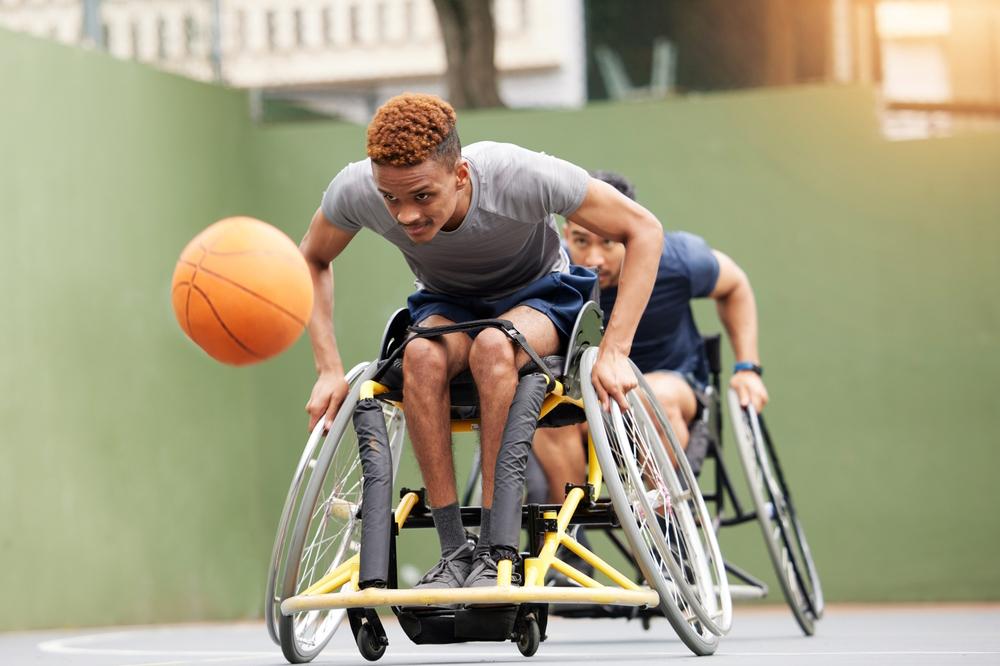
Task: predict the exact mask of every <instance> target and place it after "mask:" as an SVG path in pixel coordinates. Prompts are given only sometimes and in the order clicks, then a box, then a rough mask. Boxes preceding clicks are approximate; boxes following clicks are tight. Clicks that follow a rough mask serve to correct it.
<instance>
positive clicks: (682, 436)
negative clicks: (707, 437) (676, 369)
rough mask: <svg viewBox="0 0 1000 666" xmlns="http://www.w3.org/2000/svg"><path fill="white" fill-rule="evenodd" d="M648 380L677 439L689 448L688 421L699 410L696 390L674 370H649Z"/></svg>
mask: <svg viewBox="0 0 1000 666" xmlns="http://www.w3.org/2000/svg"><path fill="white" fill-rule="evenodd" d="M646 381H647V382H649V385H650V387H651V388H652V389H653V393H654V394H655V395H656V399H657V400H658V401H659V403H660V406H661V407H663V411H664V412H665V413H666V415H667V420H668V421H670V427H671V428H673V429H674V434H676V435H677V440H678V441H679V442H680V444H681V446H682V447H684V448H687V444H688V439H689V437H690V433H689V432H688V423H690V422H691V420H692V419H694V416H695V414H696V413H697V411H698V401H697V399H696V398H695V396H694V390H693V389H692V388H691V386H690V385H689V384H688V383H687V382H686V381H684V379H683V378H681V377H680V376H679V375H677V374H675V373H673V372H649V373H646Z"/></svg>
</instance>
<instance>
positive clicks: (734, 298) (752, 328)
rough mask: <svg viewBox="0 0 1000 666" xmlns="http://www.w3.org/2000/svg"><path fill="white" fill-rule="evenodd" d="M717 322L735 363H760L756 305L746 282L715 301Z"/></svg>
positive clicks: (751, 290)
mask: <svg viewBox="0 0 1000 666" xmlns="http://www.w3.org/2000/svg"><path fill="white" fill-rule="evenodd" d="M716 308H717V310H718V313H719V320H720V321H721V322H722V325H723V326H724V327H725V329H726V333H728V334H729V342H730V344H731V345H732V347H733V355H734V356H735V358H736V360H737V361H752V362H754V363H760V352H759V351H758V349H757V303H756V301H755V299H754V295H753V289H751V288H750V284H749V282H748V281H743V282H742V283H741V284H740V285H739V286H737V287H736V288H735V289H734V290H733V291H732V292H731V293H729V294H727V295H726V297H725V298H721V299H719V300H718V301H716Z"/></svg>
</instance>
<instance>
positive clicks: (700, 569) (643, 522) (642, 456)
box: [580, 348, 732, 655]
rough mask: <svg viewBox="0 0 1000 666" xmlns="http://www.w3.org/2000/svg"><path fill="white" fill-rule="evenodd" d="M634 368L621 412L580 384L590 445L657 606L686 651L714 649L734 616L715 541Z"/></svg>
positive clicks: (586, 368) (587, 365)
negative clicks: (633, 384) (632, 386)
mask: <svg viewBox="0 0 1000 666" xmlns="http://www.w3.org/2000/svg"><path fill="white" fill-rule="evenodd" d="M596 352H597V350H596V348H594V349H592V350H588V351H587V352H586V353H585V355H584V360H583V363H582V365H581V370H580V372H581V375H582V376H584V377H587V378H589V377H590V373H591V370H592V369H593V363H594V359H595V357H596ZM635 372H636V376H637V377H638V378H639V380H640V384H639V387H638V388H637V389H636V390H634V391H632V392H630V394H629V396H628V399H629V403H630V404H629V410H628V411H626V412H624V413H622V412H621V411H620V410H619V408H618V406H617V405H616V404H612V407H611V411H610V412H609V413H605V412H603V411H602V410H601V406H600V403H599V402H598V400H597V395H596V392H595V391H594V389H593V386H592V385H591V384H590V382H589V381H585V382H583V398H584V407H585V409H586V412H587V422H588V424H589V425H590V430H591V436H592V437H593V440H594V449H595V451H596V453H597V457H598V460H599V462H600V465H601V469H602V471H603V472H604V482H605V484H606V485H607V487H608V494H609V495H610V497H611V500H612V503H613V504H614V507H615V512H616V513H617V514H618V518H619V520H620V521H621V524H622V531H623V532H624V533H625V537H626V539H627V540H628V543H629V546H630V548H631V550H632V552H633V555H634V557H635V560H636V563H637V564H638V565H639V569H640V570H641V571H642V573H643V575H644V576H645V578H646V581H647V582H648V583H649V585H650V587H652V588H653V589H655V590H656V591H657V593H658V594H659V595H660V609H661V610H662V612H663V614H664V615H665V616H666V618H667V619H668V620H669V622H670V624H671V625H672V626H673V628H674V630H675V631H676V632H677V634H678V636H679V637H680V638H681V640H682V641H683V642H684V643H685V644H686V645H687V646H688V647H689V648H690V649H691V651H692V652H694V653H695V654H699V655H707V654H712V653H714V652H715V650H716V648H717V647H718V641H719V637H720V636H721V635H723V634H724V633H725V632H726V631H728V629H729V626H730V624H731V622H732V602H731V599H730V596H729V587H728V581H727V579H726V576H725V570H724V565H723V562H722V556H721V554H720V553H719V546H718V541H717V540H716V538H715V532H714V530H713V529H712V522H711V519H710V517H709V514H708V510H707V508H706V507H705V503H704V501H703V499H702V497H701V493H700V491H699V489H698V485H697V483H696V482H695V479H694V475H693V474H692V473H691V469H690V466H689V465H688V464H687V460H686V459H685V458H684V453H683V449H682V448H681V447H680V445H679V444H678V442H677V440H676V438H675V437H674V436H673V433H672V431H670V429H669V423H668V422H667V420H666V417H665V416H663V413H662V410H661V409H660V407H659V404H658V403H657V402H656V399H655V397H654V395H653V392H652V389H651V388H650V387H649V385H648V384H647V383H646V382H645V381H644V380H643V378H642V374H641V373H640V372H639V371H638V370H637V369H635ZM672 460H676V461H678V464H677V466H676V467H675V465H674V464H673V463H672Z"/></svg>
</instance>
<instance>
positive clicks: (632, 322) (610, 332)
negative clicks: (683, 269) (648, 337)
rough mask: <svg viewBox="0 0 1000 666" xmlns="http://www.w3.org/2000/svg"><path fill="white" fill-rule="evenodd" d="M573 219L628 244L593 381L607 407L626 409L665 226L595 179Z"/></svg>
mask: <svg viewBox="0 0 1000 666" xmlns="http://www.w3.org/2000/svg"><path fill="white" fill-rule="evenodd" d="M571 217H572V219H573V222H574V223H576V224H579V225H581V226H582V227H584V228H586V229H588V230H590V231H592V232H594V233H595V234H597V235H598V236H601V237H602V238H607V239H609V240H614V241H618V242H620V243H624V244H625V259H624V261H623V262H622V270H621V276H620V277H619V281H618V298H617V299H616V301H615V306H614V308H613V309H612V311H611V315H610V318H609V321H608V326H607V329H606V330H605V332H604V340H603V341H602V342H601V347H600V351H599V352H598V355H597V362H596V363H595V364H594V373H593V381H594V388H595V389H596V390H597V395H598V397H599V398H600V399H601V404H602V405H603V406H604V408H605V409H608V407H609V406H610V399H614V400H615V401H616V402H617V403H618V405H619V406H620V407H621V408H622V409H627V408H628V403H627V402H626V400H625V394H626V393H628V392H629V391H630V390H632V389H633V388H635V386H636V383H637V382H636V379H635V375H634V374H633V372H632V369H631V367H629V364H628V355H629V352H630V351H631V350H632V338H633V336H635V329H636V327H637V326H638V325H639V318H640V317H641V316H642V312H643V310H645V308H646V302H647V301H648V300H649V294H650V292H651V291H652V289H653V283H654V282H655V280H656V269H657V266H659V263H660V254H661V252H662V251H663V226H662V225H661V224H660V222H659V220H657V219H656V217H655V216H654V215H653V214H652V213H650V212H649V211H648V210H646V209H645V208H643V207H642V206H640V205H639V204H638V203H636V202H634V201H632V200H631V199H629V198H628V197H626V196H625V195H623V194H622V193H620V192H619V191H618V190H616V189H615V188H614V187H612V186H611V185H608V184H607V183H605V182H602V181H600V180H597V179H591V181H590V184H589V185H588V187H587V195H586V197H584V200H583V203H582V204H580V207H579V208H577V210H576V211H575V212H574V213H573V214H572V215H571Z"/></svg>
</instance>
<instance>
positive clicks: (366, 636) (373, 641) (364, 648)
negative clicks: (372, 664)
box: [357, 622, 385, 661]
mask: <svg viewBox="0 0 1000 666" xmlns="http://www.w3.org/2000/svg"><path fill="white" fill-rule="evenodd" d="M357 641H358V650H360V652H361V656H362V657H364V658H365V659H367V660H368V661H378V660H379V659H381V658H382V655H384V654H385V644H383V643H382V641H380V640H379V638H378V636H376V635H375V632H374V631H372V627H371V625H370V624H368V623H367V622H366V623H365V624H363V625H361V629H359V630H358V638H357Z"/></svg>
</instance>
